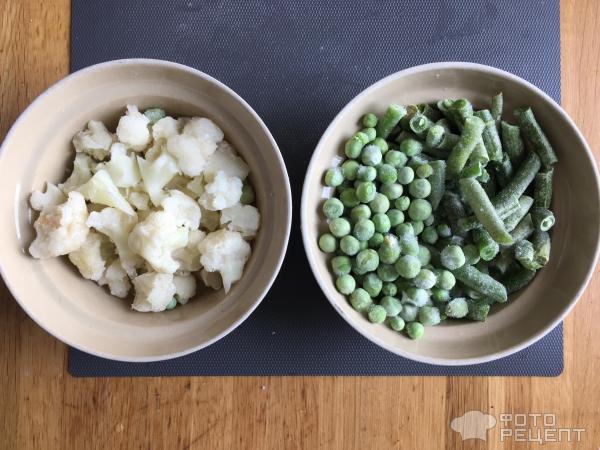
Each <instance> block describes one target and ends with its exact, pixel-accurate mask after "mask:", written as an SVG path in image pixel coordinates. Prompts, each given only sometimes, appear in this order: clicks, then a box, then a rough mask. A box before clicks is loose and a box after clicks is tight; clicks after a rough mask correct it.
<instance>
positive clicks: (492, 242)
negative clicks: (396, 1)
mask: <svg viewBox="0 0 600 450" xmlns="http://www.w3.org/2000/svg"><path fill="white" fill-rule="evenodd" d="M599 204H600V195H599V184H598V173H597V169H596V166H595V164H594V161H593V157H592V155H591V152H590V150H589V148H588V146H587V144H586V142H585V140H584V138H583V137H582V135H581V133H580V132H579V131H578V130H577V128H576V127H575V125H574V124H573V122H572V121H571V119H569V117H568V116H567V115H566V113H565V112H564V111H563V110H562V109H561V108H560V106H558V105H557V104H556V103H555V102H554V101H553V100H551V99H550V98H549V97H548V96H547V95H546V94H544V93H543V92H542V91H540V90H539V89H537V88H536V87H535V86H533V85H531V84H529V83H528V82H526V81H524V80H522V79H520V78H518V77H517V76H515V75H512V74H509V73H507V72H503V71H501V70H498V69H494V68H492V67H487V66H482V65H477V64H468V63H438V64H429V65H425V66H419V67H416V68H412V69H408V70H405V71H402V72H399V73H397V74H394V75H392V76H390V77H388V78H386V79H384V80H382V81H380V82H378V83H376V84H375V85H373V86H371V87H370V88H368V89H367V90H366V91H364V92H363V93H361V94H359V95H358V96H357V97H356V98H355V99H354V100H352V101H351V102H350V103H349V104H348V105H347V106H346V107H345V108H344V109H343V110H342V111H341V112H340V113H339V114H338V116H337V117H336V118H335V119H334V121H333V122H332V123H331V125H330V126H329V128H328V129H327V130H326V132H325V134H324V135H323V137H322V138H321V140H320V142H319V144H318V145H317V148H316V150H315V152H314V154H313V157H312V160H311V163H310V165H309V168H308V172H307V176H306V179H305V184H304V189H303V196H302V207H301V215H302V234H303V240H304V246H305V249H306V253H307V256H308V260H309V263H310V266H311V268H312V270H313V273H314V274H315V277H316V279H317V281H318V283H319V284H320V286H321V288H322V289H323V292H324V293H325V295H326V297H327V298H328V299H329V301H330V302H331V303H332V305H333V306H334V307H335V309H336V310H337V311H338V312H339V313H340V314H341V315H342V317H343V318H344V319H345V320H346V321H348V323H349V324H350V325H352V326H353V327H354V328H355V329H356V330H357V331H359V332H360V333H362V334H363V335H364V336H365V337H367V338H368V339H370V340H372V341H373V342H375V343H376V344H378V345H380V346H382V347H383V348H386V349H388V350H390V351H392V352H394V353H397V354H399V355H401V356H405V357H408V358H412V359H415V360H418V361H423V362H428V363H436V364H448V365H460V364H472V363H480V362H484V361H489V360H493V359H497V358H500V357H503V356H507V355H509V354H511V353H514V352H516V351H518V350H520V349H522V348H524V347H526V346H528V345H530V344H532V343H533V342H535V341H537V340H538V339H540V338H541V337H543V336H544V335H545V334H546V333H548V332H549V331H550V330H552V328H554V327H555V326H556V325H557V324H558V323H559V322H560V321H561V320H562V319H563V318H564V317H565V315H566V314H567V313H568V312H569V311H570V309H571V308H572V307H573V306H574V305H575V303H576V301H577V299H578V298H579V296H580V294H581V293H582V291H583V289H584V288H585V286H586V284H587V282H588V280H589V277H590V275H591V273H592V271H593V269H594V266H595V264H596V260H597V256H598V241H599V239H598V238H599V235H600V208H599Z"/></svg>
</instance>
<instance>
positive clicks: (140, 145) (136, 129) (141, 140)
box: [117, 105, 150, 152]
mask: <svg viewBox="0 0 600 450" xmlns="http://www.w3.org/2000/svg"><path fill="white" fill-rule="evenodd" d="M149 123H150V119H148V118H147V117H146V116H145V115H143V114H142V113H141V112H139V111H138V109H137V106H134V105H127V112H126V114H125V115H124V116H122V117H121V118H120V119H119V125H117V138H118V139H119V142H122V143H123V144H125V145H126V146H127V147H129V148H131V149H132V150H134V151H136V152H139V151H141V150H144V149H145V148H146V146H147V145H148V144H149V143H150V131H149V130H148V124H149Z"/></svg>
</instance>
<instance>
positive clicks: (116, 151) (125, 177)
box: [104, 142, 140, 187]
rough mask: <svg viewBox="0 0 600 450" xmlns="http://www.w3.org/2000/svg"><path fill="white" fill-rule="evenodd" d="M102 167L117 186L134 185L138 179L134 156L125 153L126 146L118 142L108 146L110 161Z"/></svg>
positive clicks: (138, 173) (138, 172)
mask: <svg viewBox="0 0 600 450" xmlns="http://www.w3.org/2000/svg"><path fill="white" fill-rule="evenodd" d="M104 167H105V169H106V171H107V172H108V174H109V175H110V177H111V178H112V180H113V182H114V183H115V185H116V186H117V187H131V186H135V185H136V184H137V183H138V182H139V181H140V169H139V168H138V164H137V161H136V159H135V156H134V155H127V147H125V145H123V144H121V143H119V142H116V143H114V144H113V145H112V147H111V148H110V161H108V162H107V163H106V164H105V165H104Z"/></svg>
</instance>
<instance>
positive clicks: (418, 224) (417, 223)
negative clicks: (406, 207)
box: [410, 220, 425, 236]
mask: <svg viewBox="0 0 600 450" xmlns="http://www.w3.org/2000/svg"><path fill="white" fill-rule="evenodd" d="M410 224H411V225H412V227H413V230H414V231H415V234H416V235H417V236H418V235H419V234H421V233H422V232H423V230H424V229H425V224H424V223H423V221H422V220H413V221H412V222H410Z"/></svg>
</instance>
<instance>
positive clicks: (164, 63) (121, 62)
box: [0, 58, 293, 363]
mask: <svg viewBox="0 0 600 450" xmlns="http://www.w3.org/2000/svg"><path fill="white" fill-rule="evenodd" d="M127 65H137V66H139V65H147V66H153V67H165V68H169V69H175V70H179V71H182V72H187V73H189V74H191V75H194V76H196V77H199V78H202V79H204V80H206V81H208V82H210V83H212V84H214V85H216V86H217V87H218V88H219V89H222V90H223V91H225V92H226V93H227V94H229V95H230V96H232V97H233V98H234V99H235V100H236V101H238V102H240V104H241V105H242V107H243V108H245V109H246V110H247V111H248V112H249V113H250V115H251V116H252V117H253V119H254V120H255V121H256V122H257V123H258V125H259V126H260V128H261V129H262V131H263V132H264V133H265V136H266V137H267V139H268V140H269V142H270V144H271V145H272V147H273V149H274V150H275V156H276V159H277V162H278V164H279V168H280V169H281V171H282V173H283V175H284V177H283V181H284V187H285V196H286V205H287V211H286V212H285V213H286V218H285V235H284V236H283V241H282V246H281V250H280V251H279V255H278V257H277V261H276V264H275V270H274V271H273V273H272V274H271V276H270V277H269V278H268V280H267V283H266V285H265V288H264V290H263V292H262V293H261V294H260V295H259V296H258V297H257V299H256V300H255V301H254V303H252V304H251V306H250V308H248V310H246V311H245V312H244V313H243V314H242V315H240V317H239V318H238V319H237V320H235V321H234V322H233V323H232V324H231V325H230V326H228V327H227V328H225V329H224V330H223V331H222V332H221V333H219V334H217V335H216V336H214V337H213V338H211V339H209V340H207V341H206V342H203V343H202V344H199V345H197V346H194V347H190V348H187V349H185V350H181V351H179V352H174V353H163V354H159V355H153V356H122V355H111V354H109V353H106V352H100V351H97V350H94V349H91V348H88V347H87V346H85V345H80V344H78V343H76V342H73V341H72V340H70V339H65V338H63V337H61V336H59V335H58V333H57V332H53V331H52V330H50V329H48V328H47V327H46V326H45V324H44V321H43V319H42V317H40V316H38V315H36V314H33V313H32V311H31V310H30V309H29V307H28V306H27V305H26V304H25V303H24V302H23V301H21V299H20V298H19V296H18V295H17V290H16V288H15V287H14V286H13V285H12V282H11V280H10V279H9V277H7V276H6V274H5V269H4V263H3V261H2V259H0V276H1V277H2V279H3V280H4V283H5V285H6V288H7V289H8V290H9V292H10V294H11V295H12V297H13V298H14V299H15V300H16V301H17V303H18V304H19V305H20V306H21V308H22V309H23V310H24V311H25V313H26V314H27V315H28V316H29V317H30V318H31V319H32V320H33V321H34V322H35V323H36V324H37V325H38V326H40V327H41V328H42V329H43V330H44V331H46V332H47V333H48V334H50V335H51V336H53V337H54V338H56V339H58V340H60V341H62V342H64V343H65V344H67V345H68V346H70V347H73V348H75V349H77V350H80V351H82V352H85V353H88V354H90V355H94V356H98V357H100V358H105V359H110V360H113V361H122V362H134V363H135V362H156V361H166V360H170V359H174V358H178V357H180V356H185V355H188V354H190V353H193V352H196V351H198V350H201V349H203V348H205V347H208V346H209V345H211V344H214V343H215V342H217V341H219V340H220V339H222V338H223V337H225V336H226V335H228V334H229V333H231V332H232V331H233V330H235V329H236V328H237V327H238V326H239V325H241V324H242V323H243V322H244V321H245V320H246V319H247V318H248V317H249V316H250V314H252V313H253V312H254V310H255V309H256V308H257V307H258V305H259V304H260V303H261V302H262V300H263V299H264V298H265V296H266V295H267V293H268V292H269V290H270V289H271V287H272V286H273V283H274V282H275V279H276V278H277V275H278V274H279V272H280V270H281V266H282V264H283V261H284V258H285V255H286V253H287V248H288V244H289V238H290V232H291V226H292V211H293V203H292V191H291V186H290V178H289V175H288V172H287V168H286V166H285V162H284V160H283V156H282V154H281V150H280V149H279V146H278V145H277V142H276V141H275V138H274V137H273V135H272V134H271V132H270V131H269V129H268V128H267V126H266V125H265V123H264V122H263V120H262V119H261V118H260V116H259V115H258V113H257V112H256V111H254V109H253V108H252V107H251V106H250V105H249V104H248V102H246V100H244V99H243V98H242V97H241V96H240V95H239V94H238V93H237V92H235V91H234V90H233V89H231V88H230V87H229V86H227V85H225V84H224V83H222V82H221V81H219V80H217V79H216V78H214V77H212V76H210V75H208V74H206V73H205V72H202V71H200V70H198V69H195V68H193V67H190V66H187V65H185V64H181V63H177V62H174V61H168V60H163V59H153V58H123V59H116V60H110V61H105V62H101V63H98V64H93V65H90V66H86V67H83V68H81V69H79V70H77V71H75V72H72V73H70V74H68V75H66V76H65V77H63V78H61V79H60V80H58V81H56V82H55V83H53V84H51V85H50V86H49V87H48V88H47V89H45V90H44V91H43V92H42V93H41V94H39V95H38V96H37V97H36V98H35V99H34V100H33V101H32V102H31V103H30V104H29V105H28V106H27V107H26V108H25V109H24V110H23V112H21V113H20V114H19V116H18V117H17V119H16V120H15V122H14V123H13V124H12V126H11V127H10V129H9V130H8V132H7V133H6V136H5V137H4V139H3V141H2V144H1V145H0V162H1V161H2V156H3V154H4V150H5V148H6V147H7V146H8V143H9V142H10V140H11V137H12V134H13V133H14V132H15V130H16V129H17V128H18V127H19V126H20V124H21V122H22V121H24V120H25V119H26V118H27V116H28V115H29V114H30V113H31V111H32V110H33V109H34V108H35V107H36V106H37V104H38V103H40V102H41V101H42V99H44V98H46V97H47V96H49V95H50V94H51V93H52V92H54V91H55V90H57V89H58V88H60V87H61V86H63V85H65V84H68V83H70V82H71V81H72V80H74V79H77V78H80V77H84V76H86V75H87V74H88V73H89V72H96V71H100V70H104V69H110V68H112V67H116V66H127Z"/></svg>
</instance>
